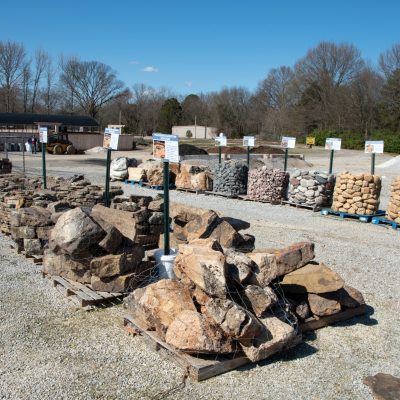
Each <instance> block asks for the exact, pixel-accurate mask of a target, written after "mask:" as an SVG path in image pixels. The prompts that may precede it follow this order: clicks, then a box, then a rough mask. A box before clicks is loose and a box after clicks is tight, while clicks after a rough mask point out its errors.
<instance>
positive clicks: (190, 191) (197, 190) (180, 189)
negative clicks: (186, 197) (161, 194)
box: [176, 187, 204, 194]
mask: <svg viewBox="0 0 400 400" xmlns="http://www.w3.org/2000/svg"><path fill="white" fill-rule="evenodd" d="M176 190H177V191H178V192H186V193H195V194H204V190H202V189H190V188H183V187H177V188H176Z"/></svg>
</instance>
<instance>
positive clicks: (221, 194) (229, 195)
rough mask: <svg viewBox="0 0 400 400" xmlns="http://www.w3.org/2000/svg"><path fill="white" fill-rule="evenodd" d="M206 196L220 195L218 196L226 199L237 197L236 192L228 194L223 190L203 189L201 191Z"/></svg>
mask: <svg viewBox="0 0 400 400" xmlns="http://www.w3.org/2000/svg"><path fill="white" fill-rule="evenodd" d="M203 194H205V195H206V196H220V197H226V198H227V199H237V198H238V195H237V194H229V193H223V192H212V191H209V190H205V191H204V192H203Z"/></svg>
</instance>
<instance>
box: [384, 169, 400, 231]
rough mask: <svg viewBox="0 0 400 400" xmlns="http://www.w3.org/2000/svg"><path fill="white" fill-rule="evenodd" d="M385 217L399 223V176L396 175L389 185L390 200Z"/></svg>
mask: <svg viewBox="0 0 400 400" xmlns="http://www.w3.org/2000/svg"><path fill="white" fill-rule="evenodd" d="M386 217H387V218H388V219H390V220H391V221H395V222H397V223H398V224H400V177H399V176H398V177H396V178H394V179H393V181H392V185H391V186H390V200H389V205H388V208H387V212H386Z"/></svg>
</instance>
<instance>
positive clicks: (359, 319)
mask: <svg viewBox="0 0 400 400" xmlns="http://www.w3.org/2000/svg"><path fill="white" fill-rule="evenodd" d="M366 309H367V310H366V312H365V314H363V315H358V316H356V317H353V318H350V319H347V320H346V321H340V322H336V323H334V324H333V325H332V326H335V327H338V328H339V327H345V326H351V325H356V324H362V325H366V326H374V325H378V321H377V320H376V319H375V318H371V316H372V315H374V313H375V310H374V307H372V306H369V305H367V306H366Z"/></svg>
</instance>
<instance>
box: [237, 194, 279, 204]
mask: <svg viewBox="0 0 400 400" xmlns="http://www.w3.org/2000/svg"><path fill="white" fill-rule="evenodd" d="M237 198H238V199H239V200H244V201H253V202H255V203H266V204H274V205H276V204H281V203H280V202H274V201H267V200H256V199H251V198H250V197H249V196H247V195H239V196H238V197H237Z"/></svg>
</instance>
